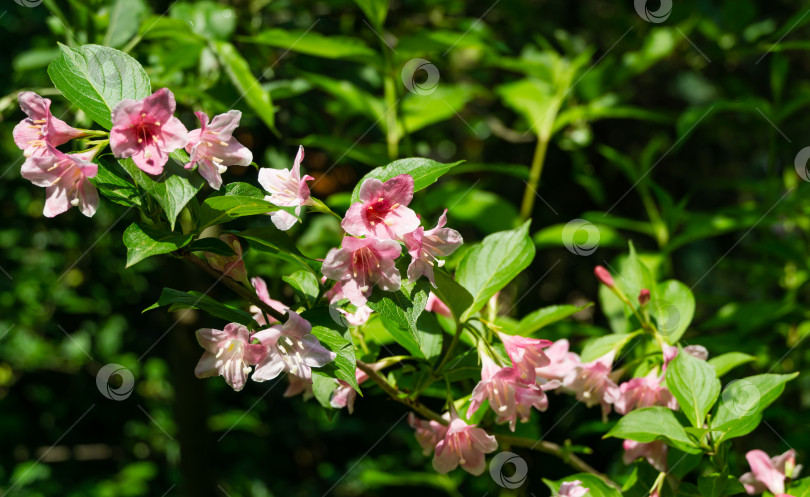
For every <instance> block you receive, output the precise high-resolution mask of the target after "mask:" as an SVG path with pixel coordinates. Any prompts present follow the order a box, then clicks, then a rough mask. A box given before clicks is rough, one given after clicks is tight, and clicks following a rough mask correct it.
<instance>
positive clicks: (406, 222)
mask: <svg viewBox="0 0 810 497" xmlns="http://www.w3.org/2000/svg"><path fill="white" fill-rule="evenodd" d="M411 199H413V177H412V176H411V175H409V174H400V175H399V176H394V177H393V178H391V179H389V180H388V181H386V182H385V183H383V182H382V181H380V180H378V179H374V178H372V179H367V180H365V181H364V182H363V185H362V186H361V187H360V202H355V203H354V204H352V206H351V207H349V210H348V211H347V212H346V216H345V217H344V218H343V222H342V223H340V225H341V227H343V229H344V230H345V231H346V233H348V234H350V235H355V236H369V237H374V238H391V239H397V238H399V237H401V236H403V235H405V234H406V233H410V232H412V231H414V230H415V229H416V228H418V227H419V218H418V217H416V213H414V212H413V211H412V210H411V209H409V208H408V204H410V203H411ZM459 238H460V237H459Z"/></svg>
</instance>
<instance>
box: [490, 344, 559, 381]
mask: <svg viewBox="0 0 810 497" xmlns="http://www.w3.org/2000/svg"><path fill="white" fill-rule="evenodd" d="M498 336H499V337H500V339H501V341H502V342H503V345H504V347H505V348H506V353H507V354H509V358H510V359H512V364H513V365H514V367H515V369H517V370H518V371H519V372H520V376H521V377H522V378H523V379H526V380H527V381H534V378H535V377H536V375H537V373H536V369H537V368H542V367H545V366H548V365H549V364H551V359H549V357H548V356H547V355H546V353H545V352H543V349H544V348H546V347H548V346H550V345H551V344H552V342H551V341H550V340H538V339H536V338H526V337H522V336H517V335H507V334H505V333H498ZM529 378H531V380H529Z"/></svg>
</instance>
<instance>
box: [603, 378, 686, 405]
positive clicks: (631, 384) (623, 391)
mask: <svg viewBox="0 0 810 497" xmlns="http://www.w3.org/2000/svg"><path fill="white" fill-rule="evenodd" d="M662 379H663V377H660V376H658V374H657V373H656V371H655V370H653V371H650V373H649V374H648V375H647V376H644V377H641V378H633V379H631V380H629V381H626V382H624V383H622V384H621V385H619V391H620V395H619V398H618V399H616V401H615V402H614V407H615V408H616V412H618V413H619V414H627V413H628V412H630V411H632V410H633V409H641V408H642V407H651V406H666V407H669V408H670V409H672V410H677V409H678V401H677V400H675V397H673V396H672V393H670V391H669V390H668V389H667V387H664V386H661V380H662Z"/></svg>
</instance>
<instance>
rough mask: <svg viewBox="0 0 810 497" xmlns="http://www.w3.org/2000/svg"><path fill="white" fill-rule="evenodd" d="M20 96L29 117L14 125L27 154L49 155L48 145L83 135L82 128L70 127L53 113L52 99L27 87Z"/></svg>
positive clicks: (18, 142) (15, 134) (55, 144)
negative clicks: (28, 89)
mask: <svg viewBox="0 0 810 497" xmlns="http://www.w3.org/2000/svg"><path fill="white" fill-rule="evenodd" d="M17 100H19V102H20V108H21V109H22V111H23V112H25V114H26V115H27V116H28V117H27V118H25V119H23V120H22V121H20V123H19V124H18V125H17V126H15V127H14V132H13V135H14V143H16V144H17V146H18V147H20V149H21V150H22V151H23V154H24V155H25V156H26V157H34V156H37V155H39V156H41V155H49V152H48V148H47V145H51V146H54V147H56V146H59V145H62V144H63V143H67V142H68V141H70V140H72V139H73V138H79V137H81V136H84V132H83V131H79V130H78V129H75V128H71V127H70V126H68V125H67V124H66V123H65V122H64V121H62V120H60V119H57V118H55V117H53V116H52V115H51V101H50V99H47V98H42V97H40V96H39V95H37V94H36V93H34V92H32V91H24V92H22V93H20V94H19V95H17Z"/></svg>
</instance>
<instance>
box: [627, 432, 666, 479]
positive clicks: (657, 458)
mask: <svg viewBox="0 0 810 497" xmlns="http://www.w3.org/2000/svg"><path fill="white" fill-rule="evenodd" d="M623 446H624V455H623V456H622V460H623V461H624V463H625V464H628V465H629V464H633V461H635V460H636V459H638V458H640V457H643V458H644V459H646V460H647V462H648V463H650V465H651V466H652V467H653V468H655V469H657V470H658V471H660V472H662V473H666V471H667V444H665V443H664V442H661V441H656V442H649V443H642V442H636V441H635V440H625V441H624V444H623Z"/></svg>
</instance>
